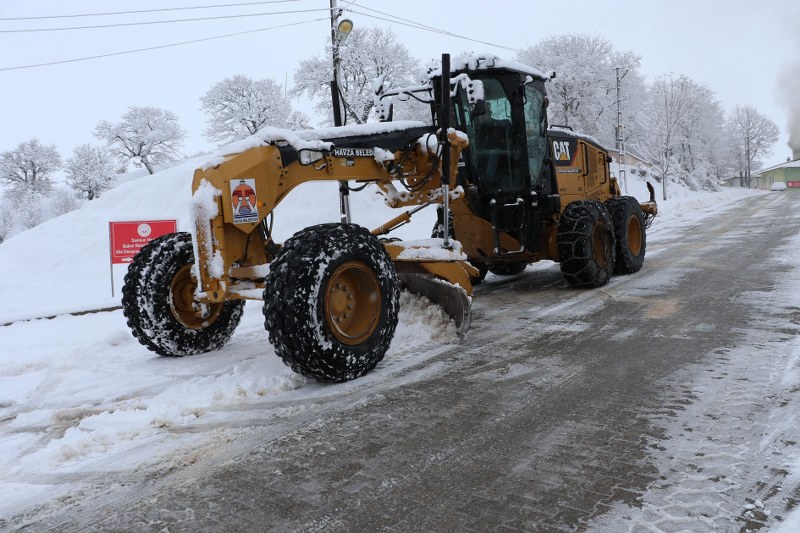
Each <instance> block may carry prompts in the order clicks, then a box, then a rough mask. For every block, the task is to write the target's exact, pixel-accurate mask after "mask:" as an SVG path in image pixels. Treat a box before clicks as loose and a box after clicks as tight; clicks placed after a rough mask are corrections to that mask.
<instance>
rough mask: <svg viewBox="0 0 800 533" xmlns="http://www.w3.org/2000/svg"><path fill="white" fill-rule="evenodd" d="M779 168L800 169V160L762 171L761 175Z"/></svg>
mask: <svg viewBox="0 0 800 533" xmlns="http://www.w3.org/2000/svg"><path fill="white" fill-rule="evenodd" d="M777 168H800V159H795V160H794V161H787V162H786V163H781V164H780V165H775V166H774V167H769V168H765V169H763V170H761V173H762V174H763V173H764V172H769V171H770V170H775V169H777Z"/></svg>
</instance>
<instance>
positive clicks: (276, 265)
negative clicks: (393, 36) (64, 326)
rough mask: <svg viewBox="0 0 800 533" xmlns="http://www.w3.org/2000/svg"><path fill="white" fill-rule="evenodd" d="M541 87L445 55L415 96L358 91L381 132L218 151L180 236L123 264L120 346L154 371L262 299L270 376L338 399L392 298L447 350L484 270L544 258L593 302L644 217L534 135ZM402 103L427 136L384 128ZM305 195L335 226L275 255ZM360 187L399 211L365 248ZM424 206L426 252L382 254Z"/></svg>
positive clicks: (575, 158) (358, 128) (539, 131)
mask: <svg viewBox="0 0 800 533" xmlns="http://www.w3.org/2000/svg"><path fill="white" fill-rule="evenodd" d="M547 79H548V76H546V75H544V74H543V73H541V72H539V71H538V70H536V69H533V68H531V67H528V66H526V65H522V64H519V63H514V62H505V61H502V60H500V59H497V58H477V57H465V58H459V59H456V60H455V61H454V62H453V65H452V67H451V64H450V57H449V55H447V54H445V55H443V56H442V67H441V68H440V69H436V70H431V71H430V72H429V75H428V80H427V82H426V83H423V84H421V85H419V86H415V87H409V88H402V89H390V90H384V88H383V87H382V85H381V84H380V83H377V84H376V109H377V111H378V114H379V116H380V118H381V120H382V122H379V123H374V124H366V125H355V126H343V127H336V128H328V129H320V130H310V131H303V132H291V131H286V130H274V129H270V130H264V131H262V132H259V134H256V136H253V137H251V138H249V139H248V140H247V141H246V142H245V144H244V145H242V144H241V143H240V144H238V145H235V146H232V147H231V148H229V150H228V152H231V153H226V154H225V155H224V156H222V157H220V158H217V159H214V160H212V161H210V162H209V163H208V164H206V165H204V166H203V167H202V168H199V169H197V170H196V171H195V175H194V179H193V182H192V188H193V197H192V198H193V204H192V205H193V209H194V219H195V220H194V222H195V224H194V227H193V228H192V231H191V232H186V233H175V234H170V235H165V236H163V237H160V238H158V239H155V240H153V241H152V242H150V243H149V244H148V245H146V246H145V247H143V248H142V250H141V251H140V252H139V254H138V255H137V256H136V257H135V258H134V259H133V261H132V262H131V264H130V266H129V270H128V274H127V275H126V277H125V283H124V287H123V291H122V293H123V296H122V304H123V311H124V314H125V316H126V318H127V321H128V325H129V326H130V328H131V330H132V332H133V335H134V336H135V337H136V338H137V339H138V340H139V341H140V342H141V343H142V344H144V345H145V346H146V347H148V348H149V349H150V350H152V351H154V352H156V353H159V354H161V355H165V356H186V355H192V354H197V353H202V352H207V351H210V350H214V349H217V348H220V347H222V346H223V345H224V344H225V343H226V342H227V341H228V340H229V339H230V337H231V335H232V334H233V331H234V329H235V328H236V326H237V325H238V323H239V321H240V319H241V316H242V312H243V307H244V302H245V300H248V299H255V300H263V302H264V304H263V312H264V317H265V327H266V329H267V331H268V332H269V340H270V342H271V343H272V345H273V347H274V349H275V352H276V353H277V355H278V356H280V357H281V358H282V359H283V361H284V363H286V364H287V365H288V366H290V367H291V368H292V369H293V370H294V371H296V372H298V373H300V374H303V375H305V376H309V377H313V378H316V379H318V380H321V381H330V382H341V381H346V380H350V379H354V378H357V377H359V376H361V375H364V374H365V373H367V372H369V371H370V370H371V369H372V368H374V367H375V366H376V365H377V363H378V362H379V361H380V360H381V359H382V358H383V356H384V354H385V352H386V350H387V349H388V347H389V344H390V342H391V339H392V336H393V334H394V330H395V328H396V325H397V320H398V307H399V304H398V300H399V291H400V288H401V287H403V288H406V289H408V290H410V291H412V292H416V293H419V294H423V295H425V296H427V297H428V298H430V299H431V300H432V301H433V302H435V303H438V304H440V305H442V307H443V309H444V310H445V311H446V312H447V313H448V314H449V315H450V316H452V317H453V318H454V320H455V323H456V326H457V327H458V329H459V331H460V332H462V333H464V332H466V330H467V329H468V327H469V323H470V304H471V296H472V281H478V280H480V279H482V276H483V275H485V271H486V270H487V269H488V270H491V271H493V272H495V273H498V274H507V273H513V272H517V271H520V270H521V269H523V268H524V266H525V265H526V264H527V263H529V262H533V261H537V260H541V259H552V260H555V261H560V262H561V265H562V270H563V271H564V274H565V276H566V278H567V280H568V281H569V282H570V283H571V284H573V285H577V286H580V287H587V286H597V285H602V284H603V283H605V282H606V281H607V280H608V276H610V274H611V272H612V271H613V270H614V265H617V266H618V271H619V272H631V271H635V270H638V268H640V267H641V261H642V260H643V258H644V249H645V230H644V228H645V224H644V219H643V214H642V207H644V208H645V211H646V212H647V213H649V214H655V202H654V201H652V202H650V203H646V204H642V206H640V204H639V203H638V202H636V201H635V200H633V199H630V198H627V197H622V196H620V191H619V187H617V186H616V182H615V180H614V179H613V178H612V177H611V176H610V175H609V173H608V161H607V159H606V158H607V155H605V152H603V151H602V149H600V148H599V146H596V145H595V144H593V143H591V142H590V141H588V140H587V139H584V138H582V137H581V136H579V135H577V134H574V132H569V130H558V131H555V130H553V131H551V132H550V135H549V136H548V131H547V118H546V105H547V99H546V96H545V82H546V81H547ZM409 99H413V100H414V101H415V102H417V103H420V104H422V105H423V106H428V107H429V109H430V113H431V120H430V123H425V122H411V121H393V120H392V109H393V105H392V102H393V100H398V101H407V100H409ZM484 123H485V124H484ZM565 150H567V151H568V152H566V153H567V155H566V156H565V155H564V154H565ZM562 178H563V179H562ZM310 181H336V182H338V183H339V185H340V186H339V190H340V207H341V213H342V220H341V222H338V223H329V224H321V225H315V226H311V227H308V228H305V229H303V230H301V231H299V232H297V233H296V234H295V235H294V236H292V237H291V238H289V239H288V240H286V241H285V242H283V243H277V242H275V240H274V239H273V224H274V218H275V217H274V210H275V207H276V206H277V205H278V204H280V202H281V201H282V200H283V199H285V198H286V196H287V195H288V194H290V193H291V191H292V190H293V189H294V188H295V187H297V186H298V185H300V184H303V183H306V182H310ZM369 184H374V185H376V186H377V188H378V189H379V191H380V192H381V193H382V194H383V195H384V197H385V201H386V203H387V204H388V205H389V206H390V207H394V208H407V210H406V211H404V212H402V213H401V214H400V215H398V216H397V217H395V218H393V219H392V220H389V221H387V222H386V223H384V224H381V225H380V226H379V227H377V228H374V229H372V230H371V231H370V230H368V229H366V228H363V227H361V226H358V225H356V224H352V223H351V222H350V212H349V194H350V192H351V191H354V190H359V189H361V188H363V187H364V186H366V185H369ZM562 205H563V209H562ZM432 206H438V207H439V208H440V209H441V215H440V220H441V224H439V225H438V226H437V228H436V232H437V236H436V237H437V238H434V239H422V240H418V241H410V242H408V241H405V242H404V241H398V240H393V239H390V238H388V237H386V236H387V235H388V234H389V233H390V232H391V231H392V230H394V229H396V228H397V227H399V226H400V225H402V224H405V223H407V222H408V221H409V220H410V218H411V217H412V216H413V215H414V214H415V213H416V212H418V211H419V210H421V209H424V208H428V207H432ZM309 207H310V208H313V206H309ZM609 212H610V214H609ZM451 222H452V228H451ZM454 237H455V238H454ZM456 239H457V240H456ZM471 280H472V281H471Z"/></svg>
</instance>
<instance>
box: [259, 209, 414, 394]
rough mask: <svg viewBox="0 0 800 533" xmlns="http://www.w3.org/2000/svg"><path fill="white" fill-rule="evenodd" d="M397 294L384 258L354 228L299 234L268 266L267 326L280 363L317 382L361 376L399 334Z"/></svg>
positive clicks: (369, 238) (377, 245)
mask: <svg viewBox="0 0 800 533" xmlns="http://www.w3.org/2000/svg"><path fill="white" fill-rule="evenodd" d="M399 296H400V289H399V283H398V280H397V274H396V272H395V268H394V265H393V264H392V261H391V259H390V258H389V256H388V254H387V253H386V250H385V249H384V248H383V246H382V245H381V243H380V242H379V241H378V239H377V238H376V237H374V236H373V235H371V234H370V233H369V231H367V230H366V229H364V228H362V227H361V226H357V225H355V224H321V225H318V226H312V227H309V228H306V229H304V230H302V231H300V232H298V233H296V234H295V235H294V236H293V237H292V238H290V239H289V240H287V241H286V242H285V243H284V246H283V248H282V249H281V251H280V253H279V254H278V257H277V258H276V259H275V261H273V263H272V265H271V266H270V272H269V275H268V277H267V280H266V290H265V291H264V319H265V321H264V325H265V327H266V329H267V331H269V340H270V342H271V343H272V345H273V346H274V348H275V352H276V353H277V354H278V356H279V357H280V358H281V359H283V362H284V363H285V364H286V365H287V366H289V367H291V368H292V370H294V371H295V372H297V373H299V374H302V375H304V376H307V377H313V378H316V379H318V380H320V381H329V382H342V381H348V380H351V379H355V378H357V377H360V376H363V375H364V374H366V373H367V372H369V371H370V370H372V369H373V368H375V366H376V365H377V364H378V362H380V361H381V359H383V356H384V355H385V353H386V351H387V350H388V349H389V344H390V343H391V341H392V337H393V336H394V330H395V328H396V327H397V320H398V313H399Z"/></svg>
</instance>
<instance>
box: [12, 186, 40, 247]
mask: <svg viewBox="0 0 800 533" xmlns="http://www.w3.org/2000/svg"><path fill="white" fill-rule="evenodd" d="M44 200H45V197H44V196H43V195H41V194H38V193H36V192H33V189H32V188H30V187H26V186H25V185H17V186H15V187H13V188H11V189H8V190H7V191H6V192H5V194H4V195H3V198H2V202H1V203H0V208H2V216H0V226H2V228H0V233H2V237H3V239H6V238H8V237H10V236H12V235H16V234H17V233H20V232H22V231H25V230H28V229H31V228H33V227H35V226H38V225H39V224H41V223H42V222H44V221H45V220H47V219H48V218H49V214H48V213H47V210H46V209H45V205H44Z"/></svg>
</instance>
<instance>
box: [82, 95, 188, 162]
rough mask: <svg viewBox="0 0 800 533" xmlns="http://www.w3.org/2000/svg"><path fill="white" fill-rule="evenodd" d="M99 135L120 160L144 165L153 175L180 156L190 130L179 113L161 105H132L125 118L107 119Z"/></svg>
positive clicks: (100, 125) (98, 127) (99, 128)
mask: <svg viewBox="0 0 800 533" xmlns="http://www.w3.org/2000/svg"><path fill="white" fill-rule="evenodd" d="M94 134H95V137H97V138H98V139H101V140H103V141H105V142H106V143H107V145H108V146H109V147H110V148H111V149H112V150H113V151H114V153H115V155H116V156H117V157H118V158H119V160H120V161H121V162H122V163H123V164H126V165H127V163H128V162H132V163H133V164H134V165H137V166H144V167H145V168H146V169H147V171H148V172H149V173H150V174H153V172H155V170H154V168H155V167H156V166H158V165H161V164H164V163H168V162H171V161H175V160H177V159H179V158H180V156H181V154H180V151H179V148H180V146H181V145H182V143H183V141H184V139H186V131H185V130H184V129H183V128H181V127H180V125H179V124H178V117H177V115H175V113H172V112H171V111H167V110H165V109H159V108H157V107H149V106H145V107H138V106H131V107H129V108H128V111H126V112H125V113H124V114H123V115H122V121H121V122H119V123H116V124H114V123H111V122H108V121H106V120H104V121H102V122H100V123H99V124H98V125H97V127H96V128H95V132H94Z"/></svg>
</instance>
